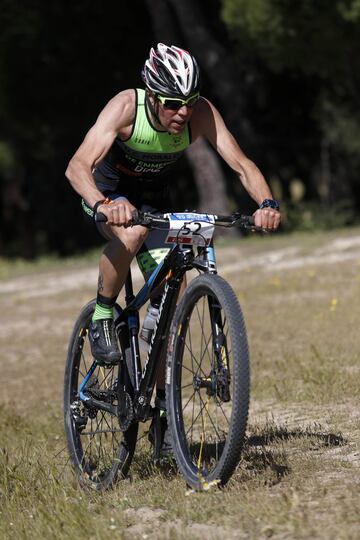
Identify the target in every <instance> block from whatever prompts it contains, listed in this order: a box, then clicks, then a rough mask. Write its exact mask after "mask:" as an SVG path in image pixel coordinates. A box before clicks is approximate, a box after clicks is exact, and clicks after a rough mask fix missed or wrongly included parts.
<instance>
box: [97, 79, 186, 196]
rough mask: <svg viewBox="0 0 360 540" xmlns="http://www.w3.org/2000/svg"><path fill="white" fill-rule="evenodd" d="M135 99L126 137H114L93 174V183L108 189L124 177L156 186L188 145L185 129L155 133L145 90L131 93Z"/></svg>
mask: <svg viewBox="0 0 360 540" xmlns="http://www.w3.org/2000/svg"><path fill="white" fill-rule="evenodd" d="M135 96H136V97H135V100H136V103H135V106H136V113H135V120H134V124H133V129H132V132H131V135H130V137H129V138H128V139H126V140H121V139H120V137H116V139H115V141H114V142H113V144H112V146H111V148H110V150H109V152H108V153H107V155H106V156H105V157H104V159H103V160H102V161H101V162H100V163H99V164H98V165H97V166H96V169H95V171H94V177H95V180H96V181H97V182H100V183H101V184H105V185H106V186H107V187H108V188H109V189H111V188H113V189H116V187H115V186H116V184H117V183H118V182H119V180H121V179H122V178H124V176H125V177H133V178H139V179H140V178H141V179H145V180H147V181H151V180H153V181H154V183H157V180H158V179H159V177H161V178H162V177H163V176H164V174H166V173H168V171H169V170H170V169H171V167H172V165H173V164H174V163H175V162H176V161H177V160H178V159H179V158H180V157H181V156H182V155H183V153H184V151H185V149H186V148H187V147H188V146H189V144H190V143H191V134H190V127H189V125H186V127H185V128H184V130H183V131H182V132H181V133H179V134H176V135H174V134H171V133H168V132H167V131H159V130H157V129H155V128H154V127H153V126H152V125H151V122H150V118H149V116H148V111H147V108H146V103H145V90H143V89H139V88H137V89H135Z"/></svg>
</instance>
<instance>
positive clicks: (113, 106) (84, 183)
mask: <svg viewBox="0 0 360 540" xmlns="http://www.w3.org/2000/svg"><path fill="white" fill-rule="evenodd" d="M134 114H135V100H134V95H133V91H132V90H125V91H124V92H121V93H120V94H118V95H117V96H115V97H114V98H113V99H112V100H110V101H109V103H108V104H107V105H106V106H105V108H104V109H103V110H102V112H101V113H100V115H99V117H98V119H97V121H96V123H95V124H94V125H93V126H92V128H91V129H90V130H89V131H88V133H87V134H86V136H85V139H84V141H83V142H82V144H81V145H80V147H79V148H78V150H77V151H76V152H75V154H74V156H73V157H72V158H71V160H70V162H69V165H68V167H67V169H66V172H65V175H66V177H67V178H68V180H69V182H70V183H71V185H72V187H73V188H74V190H75V191H76V192H77V193H79V195H81V197H83V198H84V199H85V200H86V202H87V203H88V204H89V205H90V206H91V207H92V206H94V204H95V203H96V202H98V201H99V200H102V199H103V198H104V195H103V194H102V193H101V192H100V191H99V190H98V189H97V187H96V185H95V182H94V179H93V176H92V170H93V168H94V167H95V165H96V164H97V163H99V162H100V161H101V160H102V159H103V158H104V157H105V155H106V154H107V152H108V151H109V149H110V147H111V145H112V143H113V142H114V140H115V138H116V136H117V135H118V134H119V133H121V131H122V130H126V128H127V127H128V126H131V124H132V122H133V120H134ZM103 210H104V208H103V207H102V211H103ZM104 213H105V214H107V212H106V211H104Z"/></svg>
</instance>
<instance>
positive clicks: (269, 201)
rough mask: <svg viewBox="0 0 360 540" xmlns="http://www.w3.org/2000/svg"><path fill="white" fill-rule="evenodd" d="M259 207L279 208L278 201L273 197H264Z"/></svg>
mask: <svg viewBox="0 0 360 540" xmlns="http://www.w3.org/2000/svg"><path fill="white" fill-rule="evenodd" d="M260 208H274V210H279V203H278V202H277V201H275V199H265V200H264V201H263V202H262V203H261V204H260Z"/></svg>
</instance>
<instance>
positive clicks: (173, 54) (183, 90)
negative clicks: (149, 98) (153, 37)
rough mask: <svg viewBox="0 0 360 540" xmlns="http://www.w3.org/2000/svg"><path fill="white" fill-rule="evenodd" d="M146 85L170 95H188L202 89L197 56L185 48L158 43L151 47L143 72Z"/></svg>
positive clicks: (158, 92) (162, 93)
mask: <svg viewBox="0 0 360 540" xmlns="http://www.w3.org/2000/svg"><path fill="white" fill-rule="evenodd" d="M141 76H142V79H143V81H144V83H145V84H146V86H147V87H148V88H150V90H152V91H153V92H155V93H157V94H161V95H164V96H169V97H188V96H191V95H193V94H195V93H196V92H199V90H200V72H199V66H198V64H197V62H196V60H195V58H194V57H193V56H192V55H191V54H190V53H189V52H187V51H185V50H184V49H180V48H179V47H175V45H171V47H168V46H167V45H164V44H163V43H158V44H157V46H156V48H155V49H154V48H151V49H150V55H149V58H148V60H146V62H145V64H144V67H143V70H142V73H141Z"/></svg>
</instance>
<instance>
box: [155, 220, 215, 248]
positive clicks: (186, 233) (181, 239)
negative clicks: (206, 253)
mask: <svg viewBox="0 0 360 540" xmlns="http://www.w3.org/2000/svg"><path fill="white" fill-rule="evenodd" d="M165 215H166V217H167V218H168V219H169V231H168V234H167V237H166V240H165V242H166V243H167V244H187V245H194V246H208V245H209V244H210V241H211V239H212V237H213V234H214V228H215V216H213V215H211V214H195V213H191V212H189V213H188V212H186V213H181V214H178V213H176V214H165Z"/></svg>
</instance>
